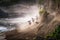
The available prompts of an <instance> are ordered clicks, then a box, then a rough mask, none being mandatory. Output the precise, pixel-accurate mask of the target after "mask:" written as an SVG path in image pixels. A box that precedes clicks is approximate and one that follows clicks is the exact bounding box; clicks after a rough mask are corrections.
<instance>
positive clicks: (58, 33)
mask: <svg viewBox="0 0 60 40" xmlns="http://www.w3.org/2000/svg"><path fill="white" fill-rule="evenodd" d="M47 38H54V39H60V25H58V27H57V28H56V29H55V32H53V33H51V34H50V35H48V36H47Z"/></svg>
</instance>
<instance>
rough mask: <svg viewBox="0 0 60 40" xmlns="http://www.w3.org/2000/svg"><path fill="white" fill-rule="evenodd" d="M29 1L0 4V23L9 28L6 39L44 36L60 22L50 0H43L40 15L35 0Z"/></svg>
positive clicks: (17, 39) (30, 38) (21, 39)
mask: <svg viewBox="0 0 60 40" xmlns="http://www.w3.org/2000/svg"><path fill="white" fill-rule="evenodd" d="M21 1H22V0H21ZM30 2H31V1H27V2H26V0H25V1H22V3H17V4H14V5H9V6H6V5H5V6H2V7H1V6H0V9H1V10H0V12H1V13H0V15H1V17H0V25H1V26H3V27H6V28H7V29H9V31H8V32H6V33H5V35H6V39H7V40H25V39H26V40H33V39H35V37H45V36H46V35H47V34H50V33H51V32H53V31H54V30H55V28H56V25H58V24H59V23H60V18H59V17H60V15H59V13H58V14H57V12H55V10H56V9H55V6H54V8H53V7H52V5H54V3H53V2H52V0H49V1H48V0H47V2H46V1H44V3H45V2H46V3H45V4H44V5H43V6H44V8H45V10H46V11H45V12H44V13H43V14H42V15H39V7H38V4H35V3H36V1H33V2H32V3H30ZM48 5H49V6H48ZM52 8H53V9H52ZM3 14H5V16H6V17H4V15H3Z"/></svg>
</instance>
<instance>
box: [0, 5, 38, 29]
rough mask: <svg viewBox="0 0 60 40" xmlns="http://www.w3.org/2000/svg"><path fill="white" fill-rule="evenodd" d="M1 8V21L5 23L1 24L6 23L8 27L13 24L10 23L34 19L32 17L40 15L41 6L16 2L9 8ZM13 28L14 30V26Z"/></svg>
mask: <svg viewBox="0 0 60 40" xmlns="http://www.w3.org/2000/svg"><path fill="white" fill-rule="evenodd" d="M0 9H1V10H2V12H1V13H0V15H1V19H0V22H1V23H2V24H3V25H1V26H4V25H5V27H6V28H9V27H10V26H11V25H10V24H12V25H14V24H17V23H18V24H21V23H25V22H28V21H30V20H32V18H36V16H39V8H38V5H37V4H35V5H26V4H25V5H24V4H16V5H13V6H9V7H8V8H7V7H5V8H3V7H2V8H0ZM8 24H9V25H8ZM14 26H16V25H14ZM19 26H20V25H19ZM11 28H12V29H13V30H14V27H13V26H11Z"/></svg>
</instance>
